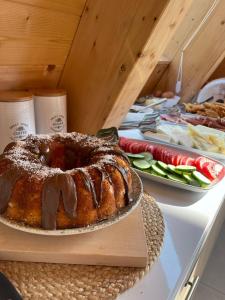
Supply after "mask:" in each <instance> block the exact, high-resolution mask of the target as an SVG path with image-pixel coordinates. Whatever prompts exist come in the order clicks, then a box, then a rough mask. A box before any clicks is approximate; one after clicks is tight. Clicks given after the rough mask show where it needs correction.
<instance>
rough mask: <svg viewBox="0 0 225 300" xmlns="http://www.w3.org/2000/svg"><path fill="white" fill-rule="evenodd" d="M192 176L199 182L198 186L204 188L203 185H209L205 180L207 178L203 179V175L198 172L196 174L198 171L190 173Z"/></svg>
mask: <svg viewBox="0 0 225 300" xmlns="http://www.w3.org/2000/svg"><path fill="white" fill-rule="evenodd" d="M192 175H193V177H194V178H195V179H197V180H198V181H199V182H200V184H201V185H203V187H204V186H205V185H209V184H210V183H211V181H210V180H209V179H208V178H207V177H205V176H204V175H202V174H201V173H200V172H198V171H194V172H193V173H192Z"/></svg>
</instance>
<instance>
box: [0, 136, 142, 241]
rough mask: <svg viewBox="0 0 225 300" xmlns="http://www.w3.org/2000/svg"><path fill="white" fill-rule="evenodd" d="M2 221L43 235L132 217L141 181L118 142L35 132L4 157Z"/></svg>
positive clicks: (93, 228)
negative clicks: (130, 215) (35, 133)
mask: <svg viewBox="0 0 225 300" xmlns="http://www.w3.org/2000/svg"><path fill="white" fill-rule="evenodd" d="M0 191H1V194H0V213H1V216H0V222H1V223H3V224H5V225H7V226H10V227H12V228H14V229H17V230H20V231H24V232H28V233H32V234H39V235H48V236H62V235H73V234H81V233H87V232H91V231H96V230H99V229H102V228H105V227H107V226H111V225H113V224H115V223H117V222H118V221H120V220H122V219H123V218H125V217H127V216H128V215H129V214H130V213H131V212H132V211H133V210H134V209H135V208H136V207H137V206H138V204H139V203H140V200H141V197H142V191H143V188H142V182H141V180H140V178H139V176H138V175H137V173H136V172H135V171H134V170H132V168H131V167H130V164H129V161H128V158H127V157H126V155H125V154H124V152H123V151H121V149H120V148H119V146H118V145H117V143H115V142H111V141H107V140H105V139H99V138H97V137H93V136H87V135H83V134H79V133H69V134H56V135H51V136H48V135H41V136H38V135H36V136H35V135H31V136H29V137H28V138H27V139H25V140H24V141H20V142H15V143H11V144H9V145H8V146H7V147H6V149H5V151H4V153H3V154H2V155H1V157H0Z"/></svg>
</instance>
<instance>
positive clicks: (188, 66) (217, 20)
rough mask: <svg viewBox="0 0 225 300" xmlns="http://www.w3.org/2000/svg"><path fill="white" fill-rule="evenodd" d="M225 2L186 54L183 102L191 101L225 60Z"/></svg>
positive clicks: (213, 14) (211, 17) (208, 21)
mask: <svg viewBox="0 0 225 300" xmlns="http://www.w3.org/2000/svg"><path fill="white" fill-rule="evenodd" d="M224 36H225V1H220V2H219V4H218V5H217V7H216V9H215V10H214V12H213V13H212V14H211V16H210V17H209V18H208V20H207V22H206V23H205V24H204V25H203V26H202V28H201V30H200V31H199V33H198V34H197V36H196V37H195V39H194V40H193V41H192V43H191V45H190V46H189V47H188V48H187V49H186V51H185V53H184V70H183V86H182V93H181V96H182V100H183V101H189V100H190V99H191V98H192V97H193V96H194V95H195V94H196V93H197V92H198V90H199V89H200V88H201V87H202V85H203V84H204V83H205V82H206V81H207V80H208V79H209V78H210V76H211V75H212V74H213V72H214V71H215V70H216V68H217V67H218V65H219V64H220V63H221V61H222V60H223V59H224V58H225V39H224V38H223V37H224Z"/></svg>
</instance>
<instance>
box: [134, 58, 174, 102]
mask: <svg viewBox="0 0 225 300" xmlns="http://www.w3.org/2000/svg"><path fill="white" fill-rule="evenodd" d="M169 65H170V61H168V60H167V59H166V58H163V59H162V58H161V59H160V61H159V62H158V64H157V65H156V67H155V69H154V71H153V72H152V74H151V76H150V77H149V79H148V81H147V82H146V84H145V85H144V87H143V89H142V91H141V93H140V95H139V97H142V96H147V95H151V93H152V91H153V90H154V88H155V86H156V85H157V84H158V82H159V81H160V79H161V78H162V76H163V75H164V74H165V72H166V71H167V69H168V67H169Z"/></svg>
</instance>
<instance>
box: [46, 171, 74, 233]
mask: <svg viewBox="0 0 225 300" xmlns="http://www.w3.org/2000/svg"><path fill="white" fill-rule="evenodd" d="M60 198H62V200H63V204H64V209H65V212H66V213H67V215H68V217H70V218H75V217H76V208H77V192H76V185H75V183H74V181H73V178H72V177H71V176H70V175H68V174H58V175H55V176H53V177H49V178H47V180H46V181H45V182H44V186H43V190H42V227H43V228H45V229H49V230H51V229H56V216H57V211H58V207H59V201H60Z"/></svg>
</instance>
